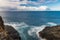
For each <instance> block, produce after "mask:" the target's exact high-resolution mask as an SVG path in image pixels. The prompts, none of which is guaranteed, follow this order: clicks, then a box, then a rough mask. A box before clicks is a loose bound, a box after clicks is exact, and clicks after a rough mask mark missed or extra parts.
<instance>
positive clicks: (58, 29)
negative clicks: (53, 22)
mask: <svg viewBox="0 0 60 40" xmlns="http://www.w3.org/2000/svg"><path fill="white" fill-rule="evenodd" d="M39 36H40V37H42V38H45V39H46V40H60V25H57V26H52V27H46V28H45V29H44V30H42V31H41V32H39Z"/></svg>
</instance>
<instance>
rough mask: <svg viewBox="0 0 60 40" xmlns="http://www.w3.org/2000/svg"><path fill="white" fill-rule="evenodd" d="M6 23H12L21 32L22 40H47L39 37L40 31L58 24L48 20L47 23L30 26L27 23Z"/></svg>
mask: <svg viewBox="0 0 60 40" xmlns="http://www.w3.org/2000/svg"><path fill="white" fill-rule="evenodd" d="M4 24H5V25H11V26H12V27H14V28H15V29H16V30H17V31H18V32H19V33H20V36H21V38H22V40H45V39H42V38H41V37H39V34H38V33H39V32H40V31H42V30H43V29H44V28H45V27H46V26H55V25H57V24H55V23H52V22H48V23H46V24H45V25H41V26H29V25H27V24H26V23H24V22H22V23H15V22H11V23H4Z"/></svg>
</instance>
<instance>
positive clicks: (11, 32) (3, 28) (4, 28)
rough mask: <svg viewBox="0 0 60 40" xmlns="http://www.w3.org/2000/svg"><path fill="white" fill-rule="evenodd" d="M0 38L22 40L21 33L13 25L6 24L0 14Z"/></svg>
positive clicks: (2, 39) (1, 39) (3, 39)
mask: <svg viewBox="0 0 60 40" xmlns="http://www.w3.org/2000/svg"><path fill="white" fill-rule="evenodd" d="M0 40H21V37H20V36H19V33H18V32H17V31H16V30H15V29H14V28H13V27H12V26H8V25H4V22H3V20H2V17H1V16H0Z"/></svg>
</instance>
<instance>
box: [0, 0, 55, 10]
mask: <svg viewBox="0 0 60 40" xmlns="http://www.w3.org/2000/svg"><path fill="white" fill-rule="evenodd" d="M54 1H56V0H48V1H46V0H38V1H37V2H35V1H28V0H21V1H20V0H0V11H3V10H6V11H8V10H9V11H25V10H26V11H45V10H48V9H50V8H49V7H48V6H43V5H42V6H40V4H45V3H47V2H49V3H50V2H54ZM21 4H26V5H29V4H30V5H32V4H33V5H36V6H38V7H36V6H35V7H34V6H20V5H21ZM51 9H52V8H51Z"/></svg>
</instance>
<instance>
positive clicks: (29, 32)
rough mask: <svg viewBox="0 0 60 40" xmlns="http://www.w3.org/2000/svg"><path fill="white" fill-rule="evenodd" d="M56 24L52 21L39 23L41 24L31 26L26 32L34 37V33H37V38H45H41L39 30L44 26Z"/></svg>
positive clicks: (41, 39)
mask: <svg viewBox="0 0 60 40" xmlns="http://www.w3.org/2000/svg"><path fill="white" fill-rule="evenodd" d="M56 25H57V24H55V23H52V22H48V23H47V24H46V25H41V26H38V27H36V26H35V27H33V28H31V29H30V30H28V34H29V35H30V36H33V37H34V35H37V37H38V38H39V40H46V39H43V38H41V37H39V34H38V33H39V32H40V31H42V30H43V29H44V28H45V27H46V26H56Z"/></svg>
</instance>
